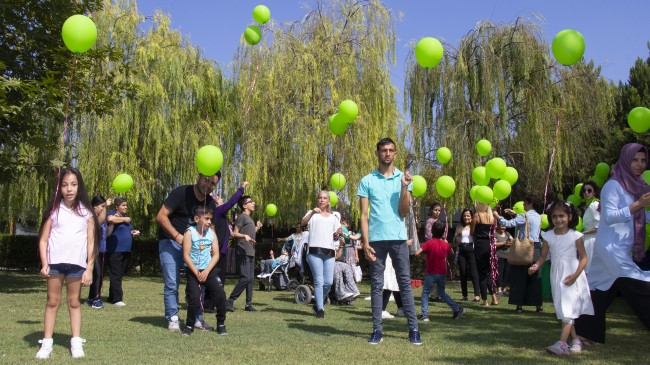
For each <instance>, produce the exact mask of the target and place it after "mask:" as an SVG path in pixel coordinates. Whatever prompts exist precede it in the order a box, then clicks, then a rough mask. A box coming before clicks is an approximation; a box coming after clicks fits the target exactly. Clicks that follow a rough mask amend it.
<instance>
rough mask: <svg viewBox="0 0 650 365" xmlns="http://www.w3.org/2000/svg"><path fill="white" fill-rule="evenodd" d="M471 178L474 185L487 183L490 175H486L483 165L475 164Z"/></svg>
mask: <svg viewBox="0 0 650 365" xmlns="http://www.w3.org/2000/svg"><path fill="white" fill-rule="evenodd" d="M472 180H473V181H474V182H475V183H476V185H481V186H483V185H487V184H489V183H490V177H489V176H488V175H487V171H485V167H484V166H477V167H475V168H474V170H472Z"/></svg>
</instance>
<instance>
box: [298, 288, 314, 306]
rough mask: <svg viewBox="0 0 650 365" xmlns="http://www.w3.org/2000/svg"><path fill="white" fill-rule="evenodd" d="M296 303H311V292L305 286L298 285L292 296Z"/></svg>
mask: <svg viewBox="0 0 650 365" xmlns="http://www.w3.org/2000/svg"><path fill="white" fill-rule="evenodd" d="M294 299H295V300H296V303H298V304H303V305H309V304H310V303H311V290H310V289H309V287H308V286H307V285H299V286H298V287H297V288H296V292H295V294H294Z"/></svg>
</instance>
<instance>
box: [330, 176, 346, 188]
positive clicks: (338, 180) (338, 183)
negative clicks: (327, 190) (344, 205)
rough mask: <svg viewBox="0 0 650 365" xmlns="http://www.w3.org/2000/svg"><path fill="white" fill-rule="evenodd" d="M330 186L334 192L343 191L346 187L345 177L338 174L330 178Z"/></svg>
mask: <svg viewBox="0 0 650 365" xmlns="http://www.w3.org/2000/svg"><path fill="white" fill-rule="evenodd" d="M330 185H331V186H332V188H333V189H334V190H343V188H344V187H345V176H343V174H341V173H340V172H337V173H335V174H333V175H332V177H330Z"/></svg>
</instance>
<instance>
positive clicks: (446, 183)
mask: <svg viewBox="0 0 650 365" xmlns="http://www.w3.org/2000/svg"><path fill="white" fill-rule="evenodd" d="M436 191H437V192H438V194H439V195H440V196H441V197H443V198H449V197H450V196H452V195H454V192H455V191H456V182H455V181H454V179H453V178H452V177H451V176H447V175H442V176H440V177H439V178H438V180H437V181H436Z"/></svg>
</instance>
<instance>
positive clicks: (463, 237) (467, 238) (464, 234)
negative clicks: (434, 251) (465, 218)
mask: <svg viewBox="0 0 650 365" xmlns="http://www.w3.org/2000/svg"><path fill="white" fill-rule="evenodd" d="M460 242H461V243H474V237H472V235H471V234H470V230H469V229H462V228H461V232H460Z"/></svg>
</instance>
